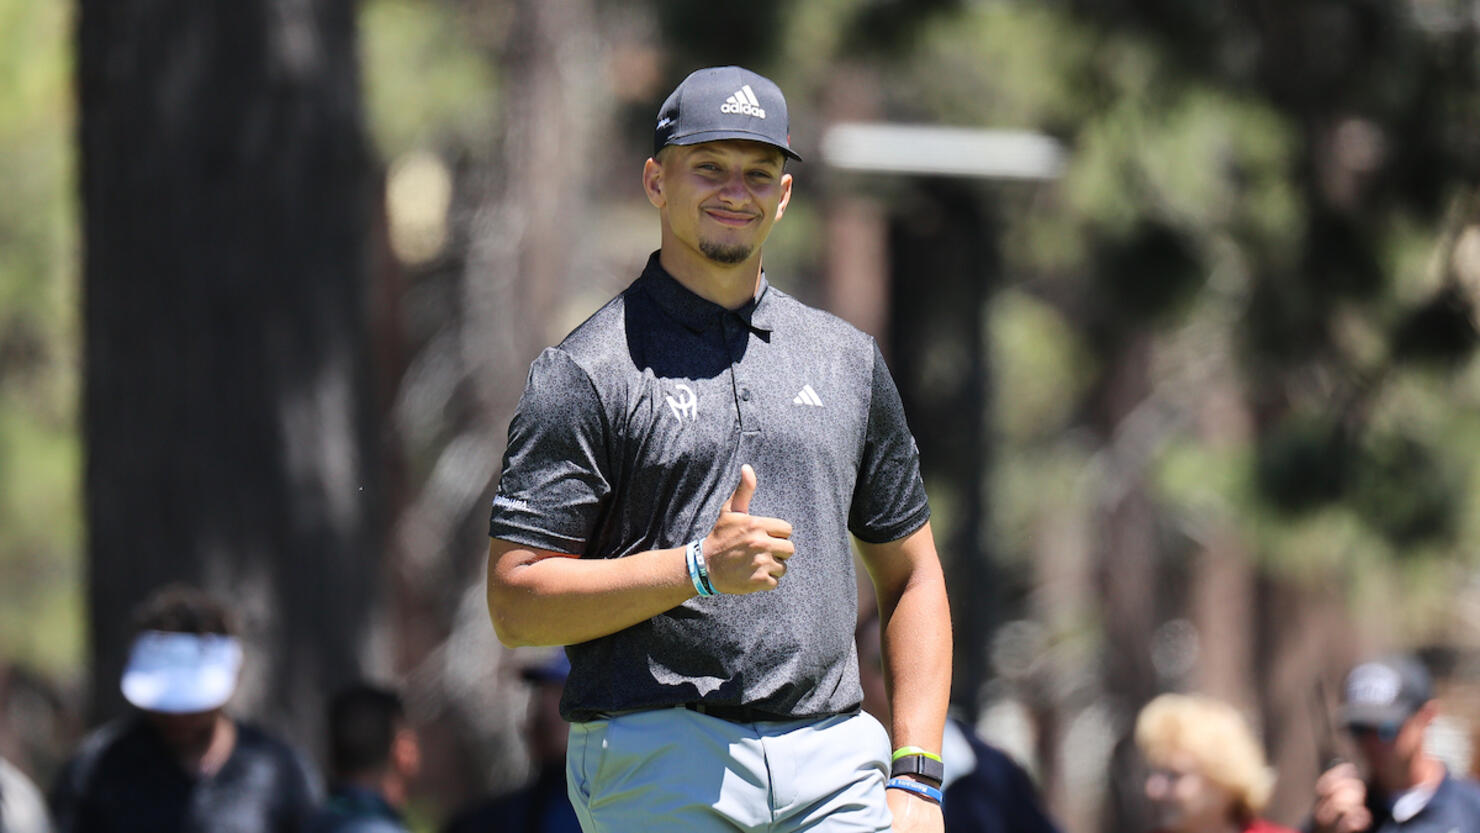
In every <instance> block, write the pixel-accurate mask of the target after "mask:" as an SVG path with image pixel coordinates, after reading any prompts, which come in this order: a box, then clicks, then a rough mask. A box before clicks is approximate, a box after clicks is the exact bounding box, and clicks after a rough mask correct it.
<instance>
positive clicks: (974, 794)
mask: <svg viewBox="0 0 1480 833" xmlns="http://www.w3.org/2000/svg"><path fill="white" fill-rule="evenodd" d="M854 640H855V641H856V642H857V643H858V679H859V682H860V683H861V684H862V685H863V708H864V710H866V711H868V712H869V713H870V714H872V715H874V716H875V717H877V718H878V719H879V720H880V721H881V722H883V723H884V724H885V725H886V726H887V725H888V724H889V700H888V697H887V696H886V692H885V687H884V671H883V658H882V656H881V652H880V650H879V618H878V613H877V611H873V612H870V613H869V614H867V615H865V616H864V617H863V619H862V621H860V622H859V624H858V628H857V629H856V630H855V631H854ZM941 757H942V758H944V759H945V765H944V770H945V772H944V775H945V777H944V779H943V781H942V782H941V791H942V794H943V795H944V797H945V800H944V801H943V802H941V814H942V816H943V822H944V824H945V833H1059V829H1058V827H1057V826H1056V825H1055V824H1054V823H1053V820H1052V819H1050V818H1049V816H1048V813H1047V812H1046V811H1045V810H1044V808H1043V804H1042V802H1041V800H1040V799H1039V795H1038V786H1037V785H1036V784H1034V783H1033V779H1032V778H1031V777H1030V776H1029V775H1028V773H1027V772H1026V771H1025V770H1024V769H1023V768H1022V767H1021V766H1019V765H1018V763H1017V761H1014V760H1013V759H1012V757H1011V756H1009V755H1008V754H1007V753H1006V752H1003V751H1002V750H1001V749H998V748H997V747H995V746H992V745H991V744H989V743H987V742H986V741H984V740H982V739H981V738H980V737H979V736H978V735H977V734H976V732H975V731H974V730H973V729H972V728H971V727H970V726H968V725H967V724H966V723H964V722H962V721H961V720H959V719H957V718H956V717H954V716H952V717H950V718H949V719H947V720H946V727H945V736H944V738H943V740H942V743H941Z"/></svg>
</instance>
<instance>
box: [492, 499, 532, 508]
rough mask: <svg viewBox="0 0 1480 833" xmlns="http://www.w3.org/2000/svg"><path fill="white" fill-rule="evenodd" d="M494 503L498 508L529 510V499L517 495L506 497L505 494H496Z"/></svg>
mask: <svg viewBox="0 0 1480 833" xmlns="http://www.w3.org/2000/svg"><path fill="white" fill-rule="evenodd" d="M493 505H494V508H496V509H507V510H509V511H510V512H528V511H529V501H527V500H521V499H519V498H515V497H505V496H504V495H495V496H494V498H493Z"/></svg>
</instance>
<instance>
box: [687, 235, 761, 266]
mask: <svg viewBox="0 0 1480 833" xmlns="http://www.w3.org/2000/svg"><path fill="white" fill-rule="evenodd" d="M699 251H701V252H703V253H704V256H705V257H707V258H709V259H710V260H712V261H714V262H715V263H722V264H724V265H726V266H734V265H735V264H737V263H744V262H745V261H746V260H748V259H749V258H750V254H751V252H752V251H754V250H753V249H752V248H751V247H750V246H746V245H742V244H725V243H714V242H711V241H708V240H706V241H703V242H702V243H700V244H699Z"/></svg>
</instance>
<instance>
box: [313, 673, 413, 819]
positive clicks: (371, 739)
mask: <svg viewBox="0 0 1480 833" xmlns="http://www.w3.org/2000/svg"><path fill="white" fill-rule="evenodd" d="M329 757H330V767H331V769H332V771H333V789H332V790H331V791H330V793H329V803H328V804H327V805H326V806H325V807H324V811H323V812H322V813H321V814H320V815H319V820H318V822H317V823H316V824H315V825H314V830H315V833H406V825H405V823H404V822H403V821H402V818H401V811H402V810H403V809H404V808H405V807H406V797H407V794H408V793H409V792H410V788H411V783H412V782H413V781H414V780H415V779H416V776H417V774H418V773H419V772H420V771H421V746H420V744H419V742H418V741H417V738H416V733H415V732H414V731H412V729H411V727H410V726H408V725H407V723H406V710H405V708H404V707H403V706H402V705H401V698H400V697H398V696H396V694H395V693H394V692H391V691H387V690H385V689H383V688H376V687H374V686H368V685H358V686H354V687H352V688H349V689H346V690H344V691H342V692H340V693H339V694H337V695H335V697H334V699H333V700H331V701H330V703H329Z"/></svg>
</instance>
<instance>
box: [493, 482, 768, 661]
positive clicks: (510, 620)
mask: <svg viewBox="0 0 1480 833" xmlns="http://www.w3.org/2000/svg"><path fill="white" fill-rule="evenodd" d="M755 489H756V477H755V471H754V470H753V469H752V468H751V467H750V466H748V465H747V466H744V467H742V469H741V476H740V484H739V485H738V486H736V488H735V493H734V494H733V495H731V497H730V499H729V500H728V501H726V502H725V506H724V509H723V510H722V511H721V512H720V517H719V520H718V521H716V522H715V525H714V529H713V531H711V532H710V533H709V535H708V536H706V537H705V538H704V541H703V544H702V547H703V552H704V558H705V562H706V563H707V565H708V570H709V577H710V582H711V583H712V584H713V585H714V589H715V590H716V591H718V592H720V593H754V592H757V591H761V590H770V589H773V588H775V587H776V583H777V581H778V580H779V579H780V578H781V576H782V575H784V574H785V573H786V559H788V558H790V557H791V554H792V552H793V551H794V550H793V546H792V543H791V541H790V540H789V539H790V538H791V524H789V523H787V522H786V521H782V520H779V519H776V518H767V517H763V516H760V515H751V514H749V510H750V498H751V496H752V495H753V494H754V493H755ZM695 595H697V591H696V590H695V589H694V585H693V582H692V581H690V579H689V573H688V567H687V563H686V559H685V557H684V548H683V547H675V548H672V549H661V550H649V551H647V552H640V553H635V554H633V555H628V556H624V557H622V558H594V559H586V558H578V557H576V556H574V555H569V554H567V553H561V552H555V551H553V550H545V549H538V548H535V547H529V546H524V545H521V544H516V543H512V542H509V541H505V540H502V539H499V538H494V539H493V541H492V543H491V544H490V545H489V548H488V611H489V615H490V616H491V617H492V619H493V629H494V632H495V633H497V634H498V638H499V641H501V642H503V643H504V644H505V645H509V646H511V647H514V646H521V645H574V644H576V643H578V642H586V641H588V640H591V639H596V638H597V637H601V636H607V635H608V634H613V633H616V632H617V631H619V630H622V629H624V628H628V627H631V626H632V625H635V624H638V623H639V622H644V621H647V620H648V619H651V618H653V617H654V616H657V615H658V614H660V613H663V612H665V611H668V610H671V609H672V608H674V607H676V606H678V605H680V604H683V603H684V602H685V601H687V600H688V599H690V598H692V597H693V596H695Z"/></svg>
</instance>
